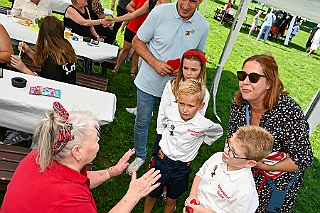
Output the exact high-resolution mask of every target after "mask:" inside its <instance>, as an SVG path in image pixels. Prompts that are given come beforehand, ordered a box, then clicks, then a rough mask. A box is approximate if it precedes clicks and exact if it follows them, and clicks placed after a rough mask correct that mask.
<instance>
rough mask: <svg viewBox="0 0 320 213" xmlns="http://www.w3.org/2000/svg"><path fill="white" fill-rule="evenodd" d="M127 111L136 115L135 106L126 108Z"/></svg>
mask: <svg viewBox="0 0 320 213" xmlns="http://www.w3.org/2000/svg"><path fill="white" fill-rule="evenodd" d="M126 110H127V112H129V113H131V114H134V115H137V107H135V108H126Z"/></svg>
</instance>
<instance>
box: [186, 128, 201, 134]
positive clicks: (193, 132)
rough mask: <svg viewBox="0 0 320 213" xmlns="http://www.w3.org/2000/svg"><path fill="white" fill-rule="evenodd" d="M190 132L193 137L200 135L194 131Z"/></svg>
mask: <svg viewBox="0 0 320 213" xmlns="http://www.w3.org/2000/svg"><path fill="white" fill-rule="evenodd" d="M188 132H190V133H191V135H192V136H198V135H199V134H200V132H196V131H194V130H192V129H188Z"/></svg>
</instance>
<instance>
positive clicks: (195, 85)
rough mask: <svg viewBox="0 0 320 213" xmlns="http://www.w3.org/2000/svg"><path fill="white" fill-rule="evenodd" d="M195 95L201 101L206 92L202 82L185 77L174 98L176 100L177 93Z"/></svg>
mask: <svg viewBox="0 0 320 213" xmlns="http://www.w3.org/2000/svg"><path fill="white" fill-rule="evenodd" d="M181 94H183V95H196V96H197V97H198V100H199V101H200V103H201V102H203V99H204V96H205V94H206V86H205V84H204V83H203V82H201V81H199V80H195V79H187V80H185V81H184V82H182V83H181V85H180V86H179V90H178V92H177V96H176V99H177V100H178V97H179V95H181Z"/></svg>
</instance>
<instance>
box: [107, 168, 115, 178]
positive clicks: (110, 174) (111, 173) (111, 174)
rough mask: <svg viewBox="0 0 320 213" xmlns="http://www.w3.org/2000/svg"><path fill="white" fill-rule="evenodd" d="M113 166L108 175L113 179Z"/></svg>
mask: <svg viewBox="0 0 320 213" xmlns="http://www.w3.org/2000/svg"><path fill="white" fill-rule="evenodd" d="M112 169H113V166H111V167H110V168H108V169H107V171H108V173H109V178H110V179H111V178H113V177H114V176H113V172H112Z"/></svg>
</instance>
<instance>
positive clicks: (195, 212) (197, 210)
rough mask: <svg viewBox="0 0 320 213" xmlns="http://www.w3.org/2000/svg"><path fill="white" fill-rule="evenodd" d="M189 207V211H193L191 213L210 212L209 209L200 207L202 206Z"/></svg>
mask: <svg viewBox="0 0 320 213" xmlns="http://www.w3.org/2000/svg"><path fill="white" fill-rule="evenodd" d="M187 207H189V210H190V209H192V211H190V213H205V212H208V209H206V208H204V207H203V206H200V205H195V204H190V205H189V206H187ZM187 207H186V208H187Z"/></svg>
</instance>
